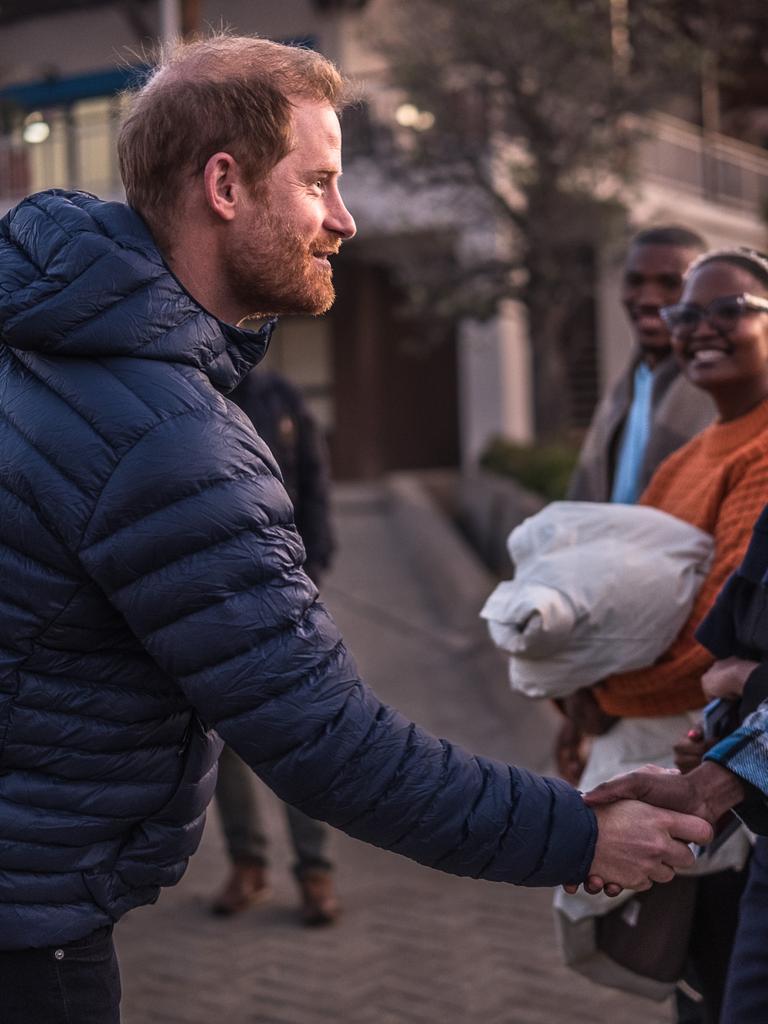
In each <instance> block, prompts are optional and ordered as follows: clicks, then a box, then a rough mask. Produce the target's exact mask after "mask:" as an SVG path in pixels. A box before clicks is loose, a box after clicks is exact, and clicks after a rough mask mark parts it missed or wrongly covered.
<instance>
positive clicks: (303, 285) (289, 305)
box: [223, 200, 341, 317]
mask: <svg viewBox="0 0 768 1024" xmlns="http://www.w3.org/2000/svg"><path fill="white" fill-rule="evenodd" d="M340 247H341V242H340V240H339V239H338V238H333V237H332V236H328V235H326V234H323V235H318V236H315V237H313V238H307V237H306V236H305V235H303V234H302V233H301V232H300V231H298V230H297V229H296V228H295V227H294V225H292V224H291V223H290V221H289V220H288V219H287V218H280V217H278V216H276V215H275V214H274V213H273V211H272V210H270V209H269V207H268V206H267V204H266V202H265V201H263V200H262V201H261V202H259V203H258V204H254V216H253V219H252V222H251V224H250V225H249V226H248V228H247V229H245V230H242V231H240V232H238V237H237V238H236V239H233V244H232V245H231V246H230V247H229V248H228V249H227V251H226V252H225V253H224V256H223V260H224V267H223V270H224V272H225V273H226V275H227V277H228V279H229V283H230V287H231V289H232V291H233V292H234V294H235V295H236V296H237V298H238V299H239V300H240V301H241V302H242V303H243V304H244V305H246V306H248V307H249V308H250V309H252V310H253V313H252V314H251V316H253V317H258V316H266V315H272V314H278V313H282V314H286V313H287V314H290V313H307V314H311V315H314V316H317V315H319V314H320V313H325V312H327V311H328V310H329V309H330V308H331V306H332V305H333V301H334V299H335V298H336V292H335V290H334V287H333V273H332V270H331V266H330V263H329V262H328V260H327V259H325V258H324V257H325V256H327V255H329V254H332V253H336V252H338V251H339V248H340Z"/></svg>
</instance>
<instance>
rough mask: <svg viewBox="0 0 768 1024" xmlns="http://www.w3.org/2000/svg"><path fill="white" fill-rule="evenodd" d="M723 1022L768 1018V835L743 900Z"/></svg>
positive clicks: (744, 1023) (759, 1022)
mask: <svg viewBox="0 0 768 1024" xmlns="http://www.w3.org/2000/svg"><path fill="white" fill-rule="evenodd" d="M720 1020H721V1024H763V1022H764V1021H768V839H767V838H764V837H763V836H758V838H757V842H756V843H755V851H754V853H753V854H752V863H751V865H750V869H749V880H748V882H747V887H746V889H745V890H744V895H743V897H742V900H741V909H740V917H739V927H738V930H737V932H736V942H735V944H734V947H733V956H732V957H731V969H730V972H729V974H728V984H727V985H726V989H725V1001H724V1004H723V1013H722V1016H721V1018H720Z"/></svg>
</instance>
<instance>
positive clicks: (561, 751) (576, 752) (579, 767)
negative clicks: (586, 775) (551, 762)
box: [554, 718, 586, 786]
mask: <svg viewBox="0 0 768 1024" xmlns="http://www.w3.org/2000/svg"><path fill="white" fill-rule="evenodd" d="M584 739H585V737H584V733H583V732H582V731H581V729H579V728H578V726H576V725H574V723H573V722H571V721H570V720H569V719H567V718H566V719H565V721H564V722H563V723H562V725H561V726H560V728H559V729H558V732H557V736H556V737H555V751H554V753H555V764H556V766H557V774H558V775H559V776H560V778H561V779H565V781H566V782H570V784H571V785H572V786H576V785H578V782H579V779H580V778H581V776H582V773H583V771H584V767H585V764H586V760H585V757H584V753H583V745H584Z"/></svg>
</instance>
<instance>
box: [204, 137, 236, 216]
mask: <svg viewBox="0 0 768 1024" xmlns="http://www.w3.org/2000/svg"><path fill="white" fill-rule="evenodd" d="M203 182H204V187H205V200H206V203H207V204H208V207H209V209H210V210H211V212H212V213H213V214H215V216H217V217H220V218H221V219H222V220H226V221H229V220H233V219H234V216H235V212H236V207H237V198H238V195H237V193H238V189H239V188H240V187H241V186H242V179H241V176H240V167H239V166H238V163H237V160H235V158H234V157H233V156H231V155H230V154H229V153H214V154H213V156H212V157H210V159H209V160H208V163H207V164H206V165H205V170H204V171H203Z"/></svg>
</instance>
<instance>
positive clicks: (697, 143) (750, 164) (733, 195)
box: [639, 114, 768, 214]
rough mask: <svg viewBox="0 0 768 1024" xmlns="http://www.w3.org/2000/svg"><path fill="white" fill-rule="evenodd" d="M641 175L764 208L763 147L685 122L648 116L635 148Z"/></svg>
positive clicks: (767, 155) (767, 159) (767, 191)
mask: <svg viewBox="0 0 768 1024" xmlns="http://www.w3.org/2000/svg"><path fill="white" fill-rule="evenodd" d="M639 169H640V174H641V177H643V178H645V179H650V180H651V181H655V182H658V183H659V184H663V185H667V186H669V187H670V188H674V189H677V190H680V191H684V192H688V193H693V194H695V195H698V196H701V197H703V198H705V199H709V200H711V201H713V202H716V203H724V204H726V205H729V206H735V207H739V208H740V209H743V210H746V211H751V212H755V213H759V214H764V213H765V212H766V207H767V206H768V150H764V149H760V148H759V147H757V146H750V145H748V144H747V143H744V142H739V141H737V140H736V139H731V138H729V137H728V136H725V135H716V134H705V133H704V132H703V131H702V130H701V129H699V128H697V127H695V126H694V125H691V124H688V122H686V121H680V120H678V119H677V118H674V117H669V116H667V115H664V114H657V115H655V116H654V117H652V118H650V119H649V121H648V126H647V136H646V138H645V139H644V140H643V141H642V142H641V144H640V149H639Z"/></svg>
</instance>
